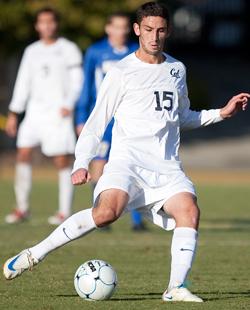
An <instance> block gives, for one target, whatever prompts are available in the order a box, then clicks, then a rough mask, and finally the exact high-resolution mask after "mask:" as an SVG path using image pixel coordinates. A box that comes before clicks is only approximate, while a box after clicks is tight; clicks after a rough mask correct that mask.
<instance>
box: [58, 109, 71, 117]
mask: <svg viewBox="0 0 250 310" xmlns="http://www.w3.org/2000/svg"><path fill="white" fill-rule="evenodd" d="M60 112H61V115H62V117H67V116H70V115H71V113H72V110H70V109H68V108H61V111H60Z"/></svg>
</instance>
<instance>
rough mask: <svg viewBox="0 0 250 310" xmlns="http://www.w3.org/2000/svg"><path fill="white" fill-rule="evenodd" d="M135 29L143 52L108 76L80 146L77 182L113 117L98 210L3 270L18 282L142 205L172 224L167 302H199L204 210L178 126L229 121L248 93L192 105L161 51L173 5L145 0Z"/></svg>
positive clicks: (182, 79) (180, 68) (177, 66)
mask: <svg viewBox="0 0 250 310" xmlns="http://www.w3.org/2000/svg"><path fill="white" fill-rule="evenodd" d="M134 31H135V33H136V35H137V36H138V37H139V43H140V47H139V49H138V50H137V51H136V52H135V53H132V54H130V55H129V56H127V57H126V58H124V59H123V60H122V61H120V62H119V63H118V64H117V65H116V66H114V68H112V70H110V71H109V72H108V73H107V75H106V77H105V79H104V81H103V83H102V86H101V88H100V91H99V94H98V97H97V102H96V106H95V108H94V110H93V112H92V113H91V115H90V117H89V119H88V121H87V122H86V124H85V129H84V130H83V131H82V133H81V135H80V138H79V140H78V143H77V145H76V152H75V154H76V160H75V163H74V168H73V173H72V182H73V184H75V185H80V184H84V183H86V182H88V181H89V179H90V174H89V172H88V164H89V162H90V160H91V159H92V158H93V157H94V155H95V152H96V149H97V147H98V144H99V142H100V141H101V138H102V136H103V133H104V131H105V128H106V126H107V124H108V122H109V121H110V120H111V118H112V117H113V116H114V118H115V123H114V129H113V137H112V139H113V140H112V146H111V152H110V157H109V162H108V164H107V165H106V166H105V169H104V173H103V175H102V176H101V178H100V180H99V182H98V184H97V186H96V189H95V193H94V201H95V205H96V207H95V208H93V209H87V210H83V211H80V212H78V213H76V214H74V215H72V216H71V217H70V218H68V219H67V220H66V221H65V222H64V223H63V224H62V225H60V226H59V227H58V228H57V229H56V230H54V231H53V232H52V233H51V234H50V235H49V236H48V237H47V238H46V239H44V240H43V241H41V242H40V243H38V244H37V245H35V246H33V247H31V248H29V249H26V250H24V251H22V252H21V253H19V254H18V255H16V256H14V257H12V258H10V259H9V260H7V262H6V263H5V266H4V275H5V277H6V278H7V279H13V278H15V277H17V276H18V275H20V274H22V272H23V271H25V270H27V269H29V268H31V267H32V266H34V265H36V264H37V263H39V262H40V261H41V260H42V259H43V258H44V257H45V256H46V255H47V254H48V253H50V252H51V251H53V250H55V249H56V248H58V247H60V246H62V245H64V244H66V243H68V242H70V241H72V240H74V239H76V238H79V237H81V236H84V235H86V234H87V233H89V232H91V231H92V230H94V229H95V228H96V227H103V226H105V225H107V224H110V223H112V222H114V221H115V220H117V219H118V218H119V217H120V216H121V215H122V214H123V213H125V212H126V211H128V210H131V209H133V208H140V209H141V212H143V214H144V215H145V216H146V217H148V218H149V219H151V220H152V221H153V222H154V223H155V224H157V225H159V226H161V227H162V228H164V229H166V230H171V229H174V233H173V239H172V246H171V255H172V262H171V272H170V281H169V284H168V288H167V290H166V291H165V292H164V293H163V295H162V298H163V300H164V301H166V302H171V301H189V302H202V299H201V298H200V297H198V296H196V295H194V294H192V293H191V292H190V291H189V290H188V289H187V288H186V287H185V286H184V283H185V280H186V277H187V275H188V272H189V271H190V269H191V266H192V262H193V258H194V256H195V252H196V246H197V238H198V232H197V230H198V225H199V208H198V205H197V200H196V194H195V189H194V186H193V184H192V182H191V181H190V180H189V179H188V178H187V176H186V175H185V174H184V172H183V170H182V166H181V163H180V160H179V155H178V149H179V144H180V129H184V128H187V129H190V128H197V127H200V126H207V125H210V124H212V123H216V122H219V121H221V120H223V119H227V118H230V117H231V116H233V115H234V114H235V113H236V112H237V111H238V110H241V109H242V110H245V109H246V107H247V102H248V99H249V98H250V94H249V93H241V94H239V95H237V96H234V97H233V98H232V99H231V100H229V101H228V103H227V104H226V105H225V106H224V107H223V108H221V109H212V110H203V111H201V112H195V111H192V110H190V104H189V100H188V93H187V86H186V72H185V71H186V70H185V67H184V65H183V64H182V63H181V62H180V61H178V60H176V59H175V58H173V57H171V56H169V55H168V54H165V53H163V47H164V44H165V41H166V39H167V37H168V35H169V14H168V10H167V9H166V8H165V7H164V6H163V5H162V4H159V3H155V2H148V3H145V4H144V5H142V6H141V7H140V8H139V9H138V11H137V22H136V23H135V24H134Z"/></svg>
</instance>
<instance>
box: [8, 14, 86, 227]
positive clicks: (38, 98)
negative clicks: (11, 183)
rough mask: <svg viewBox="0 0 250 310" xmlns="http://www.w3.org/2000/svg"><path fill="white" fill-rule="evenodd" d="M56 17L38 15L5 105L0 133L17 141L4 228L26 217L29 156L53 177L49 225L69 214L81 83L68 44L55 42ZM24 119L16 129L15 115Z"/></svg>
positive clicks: (77, 59)
mask: <svg viewBox="0 0 250 310" xmlns="http://www.w3.org/2000/svg"><path fill="white" fill-rule="evenodd" d="M58 19H59V17H58V14H57V12H56V11H54V10H53V9H51V8H44V9H41V10H40V11H39V12H38V13H37V16H36V22H35V29H36V31H37V32H38V34H39V37H40V40H39V41H36V42H34V43H32V44H31V45H29V46H28V47H27V48H26V49H25V51H24V54H23V57H22V61H21V64H20V67H19V70H18V75H17V79H16V83H15V88H14V93H13V97H12V100H11V103H10V105H9V111H10V112H9V116H8V120H7V126H6V132H7V133H8V134H9V135H10V136H11V137H15V136H16V135H17V165H16V178H15V194H16V209H15V210H14V212H12V213H11V214H9V215H7V216H6V222H7V223H17V222H20V221H23V220H25V219H27V218H28V217H29V193H30V190H31V183H32V180H31V178H32V165H31V160H32V151H33V148H34V147H36V146H41V150H42V153H43V154H44V155H46V156H48V157H53V159H54V163H55V165H56V167H57V169H58V174H59V210H58V212H57V213H56V214H55V215H54V216H52V217H50V218H49V219H48V220H49V223H50V224H60V223H61V222H62V221H63V220H65V219H66V218H67V217H68V216H69V215H70V213H71V204H72V196H73V186H72V183H71V180H70V175H71V158H70V157H71V156H70V155H71V154H73V153H74V149H75V142H76V138H75V133H74V124H73V110H74V106H75V103H76V101H77V100H78V98H79V96H80V91H81V87H82V81H83V72H82V67H81V65H82V54H81V51H80V50H79V48H78V47H77V46H76V44H74V43H73V42H71V41H69V40H67V39H65V38H60V37H58V36H57V32H58V23H59V20H58ZM23 112H25V117H24V119H23V121H22V122H21V124H20V126H19V128H18V129H17V121H18V114H20V113H23Z"/></svg>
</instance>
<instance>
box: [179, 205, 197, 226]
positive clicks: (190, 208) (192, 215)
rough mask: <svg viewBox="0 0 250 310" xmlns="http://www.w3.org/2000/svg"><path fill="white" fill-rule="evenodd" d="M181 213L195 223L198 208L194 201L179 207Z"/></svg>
mask: <svg viewBox="0 0 250 310" xmlns="http://www.w3.org/2000/svg"><path fill="white" fill-rule="evenodd" d="M181 213H182V215H183V216H184V217H185V218H187V219H189V221H190V222H191V223H193V224H194V225H196V224H197V223H198V222H199V219H200V209H199V207H198V205H197V204H196V203H194V202H193V203H190V204H187V205H185V206H183V207H181Z"/></svg>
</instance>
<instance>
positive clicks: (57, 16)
mask: <svg viewBox="0 0 250 310" xmlns="http://www.w3.org/2000/svg"><path fill="white" fill-rule="evenodd" d="M43 13H49V14H51V15H53V18H54V20H55V21H56V22H57V23H59V21H60V14H59V13H58V11H57V10H55V9H53V8H51V7H43V8H41V9H40V10H38V11H37V12H36V14H35V23H36V22H37V20H38V18H39V16H40V15H41V14H43Z"/></svg>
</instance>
